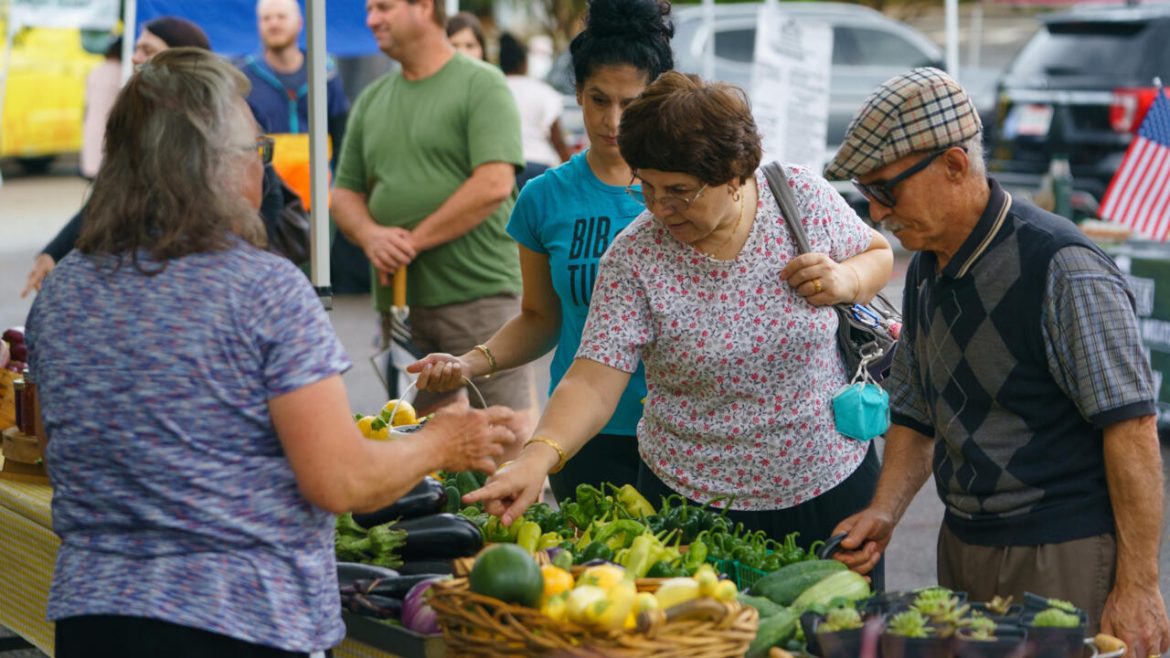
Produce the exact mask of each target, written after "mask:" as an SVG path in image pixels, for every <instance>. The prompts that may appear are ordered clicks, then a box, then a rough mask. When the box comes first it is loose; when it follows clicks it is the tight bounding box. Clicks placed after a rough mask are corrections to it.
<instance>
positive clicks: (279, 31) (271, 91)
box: [237, 0, 349, 206]
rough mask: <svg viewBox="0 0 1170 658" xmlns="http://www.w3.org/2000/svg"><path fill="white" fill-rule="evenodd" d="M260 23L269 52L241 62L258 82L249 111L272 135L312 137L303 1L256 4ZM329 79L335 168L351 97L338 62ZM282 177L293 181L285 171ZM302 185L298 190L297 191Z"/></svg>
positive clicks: (327, 88) (329, 67) (328, 71)
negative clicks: (302, 40) (303, 46)
mask: <svg viewBox="0 0 1170 658" xmlns="http://www.w3.org/2000/svg"><path fill="white" fill-rule="evenodd" d="M256 21H257V25H258V27H259V31H260V42H261V44H262V45H263V46H264V51H263V52H262V53H260V54H257V55H248V56H246V57H244V58H243V59H241V60H240V61H239V62H238V63H237V66H239V68H240V70H241V71H243V72H244V75H245V76H247V77H248V81H249V82H251V83H252V91H251V93H249V94H248V107H250V108H252V114H254V115H255V117H256V121H257V122H258V123H259V124H260V127H261V128H262V129H263V130H264V132H266V133H269V134H281V135H283V134H302V133H307V132H309V67H308V58H306V57H305V53H304V51H302V50H301V48H300V46H299V45H298V43H297V40H298V39H299V38H300V35H301V28H302V27H303V26H304V18H303V17H302V16H301V7H300V5H299V4H297V0H260V1H259V2H258V3H256ZM326 77H327V80H326V83H325V84H326V86H325V97H326V101H327V110H326V116H327V121H328V123H329V126H328V129H329V139H330V142H331V149H332V153H333V157H332V158H331V161H330V164H331V166H333V165H336V160H337V154H338V153H340V152H341V140H342V138H343V137H344V136H345V122H346V120H347V118H348V117H349V99H348V98H346V97H345V90H344V89H343V88H342V84H341V76H340V75H338V73H337V68H336V66H335V65H334V63H333V60H332V58H330V59H329V60H328V61H327V66H326ZM282 177H283V178H285V180H286V181H288V180H289V177H288V176H284V175H283V172H282ZM299 187H300V186H294V189H297V188H299ZM301 196H302V198H303V197H304V196H305V195H304V194H302V195H301ZM306 201H307V200H306ZM305 205H306V206H307V205H308V203H307V202H306V204H305Z"/></svg>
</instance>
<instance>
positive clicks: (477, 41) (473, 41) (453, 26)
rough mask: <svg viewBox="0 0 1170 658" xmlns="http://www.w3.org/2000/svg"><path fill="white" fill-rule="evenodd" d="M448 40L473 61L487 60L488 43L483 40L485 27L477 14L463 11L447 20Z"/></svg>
mask: <svg viewBox="0 0 1170 658" xmlns="http://www.w3.org/2000/svg"><path fill="white" fill-rule="evenodd" d="M447 40H448V41H450V42H451V45H452V46H453V47H454V48H455V50H457V51H459V52H461V53H463V54H464V55H467V56H468V57H470V58H471V59H478V60H481V61H486V60H487V42H486V41H485V40H484V38H483V25H481V24H480V22H479V19H478V18H476V17H475V14H473V13H471V12H469V11H461V12H459V13H458V14H455V15H454V16H452V17H451V18H449V19H447Z"/></svg>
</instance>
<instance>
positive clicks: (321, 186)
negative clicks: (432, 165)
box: [305, 0, 341, 309]
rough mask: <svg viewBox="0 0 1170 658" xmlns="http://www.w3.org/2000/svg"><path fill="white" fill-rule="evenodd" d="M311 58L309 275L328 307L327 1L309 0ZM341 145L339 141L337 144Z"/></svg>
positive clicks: (330, 293)
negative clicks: (311, 205)
mask: <svg viewBox="0 0 1170 658" xmlns="http://www.w3.org/2000/svg"><path fill="white" fill-rule="evenodd" d="M305 5H306V7H305V9H306V14H307V16H306V18H307V19H308V20H307V21H306V25H307V27H308V35H307V36H308V39H307V41H308V47H309V53H308V59H309V189H310V190H311V191H310V195H311V196H312V199H313V207H312V210H311V213H312V215H311V216H312V222H311V224H312V229H311V231H310V233H309V251H310V254H309V262H310V276H309V278H310V279H311V280H312V282H313V287H314V288H316V289H317V296H319V297H320V298H321V303H322V304H324V305H325V308H326V309H331V308H333V287H332V282H331V281H330V280H329V146H328V142H327V141H326V139H327V138H328V135H329V124H328V121H327V119H326V100H327V99H326V96H325V94H326V86H327V85H328V79H327V78H326V71H325V59H326V57H327V56H328V55H327V54H326V50H325V0H306V1H305ZM333 146H334V148H339V147H340V146H341V145H340V144H334V145H333Z"/></svg>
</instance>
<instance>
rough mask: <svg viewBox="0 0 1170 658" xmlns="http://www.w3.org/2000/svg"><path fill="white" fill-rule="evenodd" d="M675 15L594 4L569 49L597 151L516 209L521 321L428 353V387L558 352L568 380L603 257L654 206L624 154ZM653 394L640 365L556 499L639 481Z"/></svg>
mask: <svg viewBox="0 0 1170 658" xmlns="http://www.w3.org/2000/svg"><path fill="white" fill-rule="evenodd" d="M669 13H670V6H669V4H667V3H665V2H660V1H659V0H634V1H633V2H631V1H629V0H622V1H619V0H592V1H591V2H590V3H589V13H588V15H587V17H586V27H585V30H584V31H582V32H581V33H580V34H578V35H577V37H576V38H574V39H573V42H572V44H570V46H569V51H570V53H571V54H572V57H573V73H574V76H575V78H576V80H577V85H576V86H577V102H578V103H579V104H580V105H581V110H582V113H583V115H584V121H585V130H586V133H587V134H588V136H589V142H590V144H591V146H590V148H589V149H588V150H587V151H585V152H582V153H579V154H577V155H575V156H574V157H573V158H572V159H571V160H569V161H568V162H566V163H565V164H563V165H561V166H560V167H557V168H555V169H551V170H549V171H547V172H545V173H544V174H542V175H541V176H539V177H537V178H535V179H533V180H532V181H530V182H529V183H528V184H527V185H526V186H525V187H524V191H523V192H522V193H521V194H520V198H519V199H518V200H517V201H516V207H515V208H514V209H513V210H512V217H511V219H510V220H509V222H508V234H509V235H511V236H512V237H513V238H515V239H516V241H517V242H518V243H520V267H521V271H522V273H523V277H524V295H523V299H522V301H521V311H520V315H517V316H516V317H514V318H512V319H511V320H510V321H509V322H508V323H507V324H505V325H504V326H503V327H501V328H500V330H499V331H497V332H496V334H495V335H494V336H492V338H491V339H490V340H488V341H487V343H485V344H483V345H480V346H477V347H476V348H475V349H473V350H471V351H470V352H467V353H466V354H464V355H462V356H458V357H455V356H452V355H450V354H430V355H428V356H427V357H426V358H424V359H422V360H420V361H418V362H416V363H414V364H411V366H409V367H408V368H407V370H408V371H410V372H415V373H419V378H418V387H419V388H420V389H422V390H433V391H445V390H450V389H452V388H455V387H458V386H462V382H463V378H464V377H467V378H471V377H480V376H483V375H487V374H490V373H493V372H496V371H499V370H506V369H508V368H515V367H517V366H522V365H524V364H526V363H530V362H532V361H534V360H536V359H538V358H540V357H541V356H543V355H544V354H546V353H547V352H548V351H549V350H550V349H552V348H553V347H554V346H555V348H556V353H555V354H554V355H553V362H552V366H551V368H550V373H549V374H550V378H551V381H550V392H551V391H552V390H553V389H555V388H556V386H557V384H558V383H559V382H560V381H561V377H563V376H564V374H565V371H566V370H568V368H569V366H570V365H571V364H572V362H573V358H574V357H575V356H576V354H577V346H578V344H579V343H580V341H581V331H582V329H583V328H584V326H585V318H586V316H587V315H588V313H589V299H590V297H591V296H592V292H593V281H594V279H595V278H596V276H597V264H598V262H599V261H600V259H601V255H602V254H603V253H605V249H606V247H608V246H609V244H610V243H611V242H612V241H613V239H614V237H616V236H617V234H618V233H620V232H621V230H622V229H624V228H625V227H626V225H627V224H629V223H630V222H631V221H633V219H634V218H635V217H637V216H638V215H639V214H640V213H641V212H642V211H643V210H645V205H644V204H643V203H642V201H641V199H635V198H633V197H631V196H630V195H628V194H627V193H626V189H625V188H626V186H627V185H628V184H629V183H630V182H631V180H632V179H633V174H632V172H631V171H630V167H629V165H627V164H626V162H625V160H623V159H622V156H621V153H619V152H618V146H617V134H618V124H619V123H620V121H621V114H622V110H623V109H624V108H625V107H626V105H628V104H629V103H630V102H631V101H633V100H634V99H635V98H637V97H638V95H640V94H641V93H642V91H643V90H644V89H645V88H646V86H647V85H648V84H650V82H652V81H653V80H654V79H655V78H657V77H658V76H659V75H660V74H661V73H662V72H664V71H667V70H670V69H671V68H673V67H674V60H673V57H672V55H671V50H670V37H671V36H672V35H673V33H674V28H673V26H672V25H671V23H670V21H669V20H668V18H667V16H668V14H669ZM645 396H646V378H645V376H644V375H643V373H642V369H641V367H639V368H638V372H637V373H635V375H634V376H633V377H632V378H631V379H630V384H629V386H628V387H627V388H626V390H625V391H623V392H622V397H621V399H620V401H619V402H618V404H617V409H616V410H615V411H614V414H613V417H612V418H610V419H609V422H608V423H606V424H605V425H604V426H599V427H596V428H593V433H594V434H595V436H594V437H593V438H592V439H591V440H590V441H589V443H587V444H586V445H585V447H584V448H582V449H581V450H580V451H579V452H578V453H577V454H576V455H574V456H573V458H572V459H571V460H569V461H568V463H566V465H565V468H564V470H562V471H561V472H559V473H556V474H553V475H551V476H550V477H549V480H550V482H551V483H552V488H553V493H554V495H556V497H557V499H558V500H562V499H563V498H564V497H565V496H571V495H572V494H573V492H574V491H575V490H576V488H577V485H578V484H581V483H584V482H587V483H590V484H594V485H599V484H601V483H602V482H612V483H613V484H615V485H618V486H621V485H623V484H636V482H637V477H638V462H639V457H638V445H637V440H636V439H635V436H636V433H637V427H638V421H639V419H640V418H641V417H642V399H643V398H644V397H645Z"/></svg>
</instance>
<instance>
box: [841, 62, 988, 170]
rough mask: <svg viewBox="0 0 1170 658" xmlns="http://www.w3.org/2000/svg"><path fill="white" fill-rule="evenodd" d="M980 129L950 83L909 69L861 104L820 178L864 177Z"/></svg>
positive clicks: (930, 70) (968, 105)
mask: <svg viewBox="0 0 1170 658" xmlns="http://www.w3.org/2000/svg"><path fill="white" fill-rule="evenodd" d="M982 130H983V124H982V122H980V120H979V113H978V112H977V111H976V110H975V105H974V104H973V103H972V102H971V99H970V98H968V97H967V92H965V91H963V88H962V87H961V86H959V83H958V82H955V80H954V78H952V77H951V76H949V75H947V74H946V73H943V72H942V71H940V70H938V69H935V68H918V69H914V70H912V71H909V72H907V73H903V74H902V75H899V76H896V77H893V78H890V79H889V80H887V81H885V82H884V83H882V86H880V87H878V88H877V89H876V90H875V91H874V92H873V93H872V94H870V95H869V98H867V99H865V102H864V103H862V105H861V109H860V110H858V111H857V115H856V116H854V117H853V121H852V122H851V123H850V124H849V130H847V131H846V132H845V140H844V141H843V142H842V144H841V148H840V149H838V151H837V155H836V157H834V158H833V161H832V162H830V163H829V164H828V165H827V166H826V167H825V178H828V179H829V180H849V179H850V178H857V177H858V176H864V175H866V174H868V173H870V172H871V171H874V170H877V169H881V168H882V167H884V166H886V165H887V164H889V163H891V162H894V161H895V160H899V159H901V158H904V157H906V156H907V155H910V154H911V153H917V152H919V151H933V150H935V149H940V148H944V147H947V146H953V145H956V144H961V143H963V142H965V141H967V140H969V139H971V138H972V137H974V136H975V135H978V134H979V133H980V132H981V131H982Z"/></svg>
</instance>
